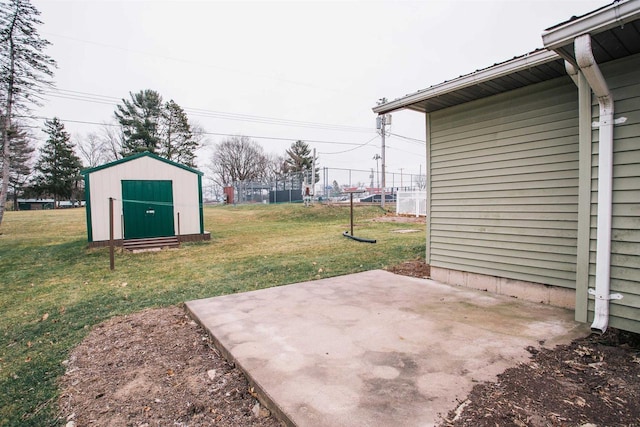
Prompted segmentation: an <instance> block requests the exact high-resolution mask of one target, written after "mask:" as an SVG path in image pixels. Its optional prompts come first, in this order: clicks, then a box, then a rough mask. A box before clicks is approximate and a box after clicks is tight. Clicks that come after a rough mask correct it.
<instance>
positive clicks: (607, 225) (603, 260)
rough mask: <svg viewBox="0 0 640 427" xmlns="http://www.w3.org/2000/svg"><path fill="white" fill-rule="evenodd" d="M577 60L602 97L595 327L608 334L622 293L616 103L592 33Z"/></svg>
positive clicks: (579, 42) (581, 41) (580, 43)
mask: <svg viewBox="0 0 640 427" xmlns="http://www.w3.org/2000/svg"><path fill="white" fill-rule="evenodd" d="M574 49H575V55H576V62H577V64H578V67H579V68H580V70H581V71H582V74H583V75H584V76H585V78H586V80H587V82H588V83H589V86H591V90H593V93H594V94H595V95H596V97H597V98H598V105H599V106H600V121H599V122H598V123H594V126H597V127H598V141H599V142H598V146H599V148H598V223H597V242H596V288H595V291H594V290H593V289H589V294H591V295H594V296H595V314H594V319H593V323H592V324H591V330H592V331H594V332H599V333H604V332H605V331H606V330H607V326H608V325H609V300H611V299H620V298H622V296H621V295H619V294H615V295H611V294H610V289H611V286H610V285H611V282H610V281H611V215H612V212H611V201H612V193H613V124H614V122H613V108H614V102H613V97H612V95H611V92H610V91H609V88H608V86H607V82H606V81H605V79H604V76H603V75H602V72H601V71H600V68H599V67H598V64H597V63H596V60H595V58H594V57H593V51H592V50H591V36H590V35H589V34H588V33H587V34H583V35H581V36H578V37H576V39H575V41H574Z"/></svg>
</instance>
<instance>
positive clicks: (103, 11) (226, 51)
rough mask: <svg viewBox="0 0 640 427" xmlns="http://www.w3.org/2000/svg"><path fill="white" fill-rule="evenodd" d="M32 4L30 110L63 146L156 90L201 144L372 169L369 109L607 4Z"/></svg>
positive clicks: (411, 146) (414, 130)
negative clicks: (39, 100)
mask: <svg viewBox="0 0 640 427" xmlns="http://www.w3.org/2000/svg"><path fill="white" fill-rule="evenodd" d="M32 2H33V4H34V5H35V6H36V7H37V8H38V9H39V10H40V11H41V12H42V15H41V19H42V20H43V21H44V25H43V26H42V27H40V34H41V35H42V36H43V37H44V38H46V39H48V40H49V41H50V42H52V46H51V47H50V48H49V49H48V51H47V53H48V54H49V55H50V56H52V57H53V58H54V59H55V60H56V61H57V62H58V69H57V70H56V73H55V83H56V87H57V89H58V90H59V91H60V92H59V93H58V94H56V95H54V96H48V97H47V101H46V104H45V105H44V107H43V108H39V109H37V110H36V113H37V114H38V115H41V116H44V117H49V118H50V117H53V116H58V117H59V118H61V119H62V120H65V121H66V122H65V125H66V127H67V129H68V130H69V131H70V132H71V133H72V135H73V137H74V139H76V140H77V139H78V138H82V137H84V136H85V135H86V134H88V133H90V132H98V131H99V128H100V126H99V125H95V124H81V123H73V122H72V121H76V122H89V123H102V122H109V121H111V120H112V118H113V111H114V109H115V104H116V103H118V102H119V100H120V99H122V98H128V96H129V95H128V94H129V92H130V91H131V92H137V91H140V90H142V89H154V90H156V91H158V92H159V93H160V94H161V95H162V96H163V97H164V99H165V100H169V99H173V100H174V101H176V102H177V103H178V104H179V105H180V106H182V107H183V108H185V109H186V110H187V112H188V114H189V118H190V120H192V121H195V122H198V123H199V124H200V125H201V126H202V127H203V128H204V129H205V130H206V131H207V132H210V133H212V134H210V135H208V137H207V139H208V142H209V145H213V144H215V143H218V142H220V141H221V140H222V139H223V138H224V136H220V135H214V133H218V134H242V135H249V136H253V137H255V138H254V139H255V140H256V141H258V142H259V143H260V144H261V145H262V146H263V147H264V148H265V150H266V151H267V152H275V153H280V154H284V150H285V149H286V148H287V147H288V146H290V145H291V142H292V141H290V140H284V141H282V140H277V139H266V137H270V138H285V139H291V140H295V139H302V140H305V141H309V144H310V145H311V146H312V147H314V148H316V149H317V151H318V153H319V162H320V166H323V167H324V166H326V167H330V168H353V169H370V168H374V169H375V167H376V161H375V160H373V156H374V155H375V154H376V153H380V137H379V136H377V134H376V131H375V115H374V114H373V112H372V111H371V107H372V106H374V105H375V103H376V101H377V100H378V99H379V98H382V97H387V98H388V99H389V100H392V99H395V98H399V97H401V96H404V95H405V94H408V93H412V92H415V91H417V90H419V89H423V88H426V87H428V86H431V85H434V84H438V83H441V82H442V81H444V80H450V79H452V78H455V77H457V76H459V75H461V74H467V73H469V72H472V71H474V70H476V69H480V68H485V67H487V66H490V65H492V64H494V63H496V62H502V61H504V60H507V59H510V58H512V57H514V56H517V55H521V54H524V53H527V52H529V51H532V50H534V49H536V48H540V47H542V41H541V37H540V35H541V33H542V31H543V30H544V29H545V28H547V27H550V26H552V25H555V24H557V23H559V22H562V21H564V20H566V19H569V18H570V17H571V16H572V15H581V14H584V13H586V12H589V11H591V10H594V9H596V8H598V7H601V6H603V5H605V4H607V3H609V2H607V1H569V0H564V1H563V0H555V1H488V0H487V1H375V2H374V1H331V2H330V1H290V2H272V1H258V2H248V1H232V2H222V1H200V2H188V1H163V2H159V1H93V0H81V1H52V0H32ZM87 94H91V95H87ZM94 95H99V96H98V97H95V96H94ZM83 99H85V100H83ZM87 99H88V100H87ZM195 109H199V110H205V111H204V112H201V113H199V114H198V115H196V114H195V112H194V110H195ZM203 113H204V114H203ZM247 116H249V117H247ZM272 119H277V120H272ZM274 122H278V123H274ZM299 122H308V123H312V124H308V125H307V126H297V125H299V124H300V123H299ZM336 129H337V130H336ZM391 132H393V133H395V134H398V135H403V136H406V137H410V138H416V139H420V140H424V125H423V116H422V115H420V114H418V113H414V112H410V111H404V112H398V113H396V114H394V117H393V125H392V128H391ZM39 136H40V137H41V138H44V135H42V134H40V135H39ZM316 141H318V142H316ZM320 141H324V142H320ZM367 141H370V143H369V144H368V145H365V146H363V147H360V148H358V147H357V146H356V145H346V144H344V143H349V144H364V143H366V142H367ZM327 142H337V143H340V144H337V143H327ZM387 146H388V149H387V171H388V172H390V173H391V172H395V173H399V172H400V168H403V171H404V173H405V174H407V173H418V171H419V170H420V169H422V170H424V165H425V158H424V157H425V156H424V144H420V143H417V142H415V141H409V140H406V139H402V138H398V137H395V136H392V137H391V138H388V139H387ZM354 148H355V149H354ZM349 149H352V150H351V151H348V152H346V153H341V154H331V153H337V152H341V151H345V150H349ZM208 157H209V151H207V150H203V151H202V152H201V153H200V156H199V159H198V164H199V166H200V168H201V169H202V170H203V171H205V172H206V170H207V168H206V165H207V164H208V162H209V159H208ZM364 179H366V178H364V177H362V178H360V177H358V178H356V177H353V178H352V180H353V181H354V182H355V181H357V180H364ZM395 179H396V180H398V178H397V177H396V178H395ZM345 180H346V178H341V182H340V183H341V184H342V183H345V182H344V181H345ZM339 181H340V179H339ZM387 182H388V184H387V185H392V178H391V177H390V176H388V178H387ZM395 185H396V186H397V185H399V183H398V182H395Z"/></svg>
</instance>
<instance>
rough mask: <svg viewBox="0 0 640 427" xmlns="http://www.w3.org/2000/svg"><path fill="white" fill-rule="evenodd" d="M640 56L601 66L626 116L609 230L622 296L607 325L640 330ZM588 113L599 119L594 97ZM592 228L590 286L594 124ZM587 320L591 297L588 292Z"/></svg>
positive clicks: (618, 113)
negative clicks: (590, 112)
mask: <svg viewBox="0 0 640 427" xmlns="http://www.w3.org/2000/svg"><path fill="white" fill-rule="evenodd" d="M638 69H640V55H635V56H632V57H629V58H625V59H622V60H618V61H614V62H611V63H607V64H603V65H601V70H602V72H603V75H604V77H605V79H606V81H607V84H608V85H609V88H610V89H611V91H612V93H613V99H614V101H615V109H614V117H615V118H616V119H618V118H620V117H626V119H627V121H626V122H625V123H622V124H618V125H616V126H615V128H614V132H613V135H614V142H613V151H614V154H613V205H612V215H613V216H612V230H611V236H612V237H611V281H610V284H611V292H612V293H619V294H621V295H622V296H623V298H622V299H621V300H611V303H610V319H609V325H610V326H612V327H616V328H620V329H625V330H629V331H633V332H637V333H640V76H639V75H638ZM592 116H593V119H594V121H597V120H598V116H599V108H598V104H597V100H596V99H593V101H592ZM591 134H592V140H593V144H592V157H591V164H592V168H591V206H590V212H591V230H590V244H589V261H590V263H589V287H590V288H594V287H595V273H596V265H595V261H596V224H597V212H598V129H597V128H594V129H593V131H592V133H591ZM588 308H589V313H588V318H589V321H591V320H592V319H593V309H594V300H593V297H591V296H590V297H589V304H588Z"/></svg>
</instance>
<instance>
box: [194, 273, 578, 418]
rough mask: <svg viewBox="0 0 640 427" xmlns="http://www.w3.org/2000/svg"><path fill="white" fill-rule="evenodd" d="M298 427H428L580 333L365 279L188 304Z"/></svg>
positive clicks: (554, 321) (435, 292) (529, 314)
mask: <svg viewBox="0 0 640 427" xmlns="http://www.w3.org/2000/svg"><path fill="white" fill-rule="evenodd" d="M187 308H188V310H189V311H190V312H191V314H192V316H193V317H194V318H195V319H196V320H197V321H199V322H200V323H201V324H202V325H203V326H204V327H205V328H206V329H207V330H208V332H209V333H210V334H211V335H212V337H213V339H214V342H215V343H216V345H217V346H218V347H219V349H220V350H221V351H222V352H223V354H225V356H226V357H228V358H230V359H231V360H233V361H234V362H235V363H236V364H237V365H238V366H239V367H240V368H241V369H242V370H243V371H244V372H245V373H246V374H247V376H248V377H249V380H250V382H251V383H252V384H254V386H255V388H256V390H257V391H258V393H259V395H260V398H261V400H262V401H263V403H266V404H267V406H269V407H270V409H272V410H273V411H274V412H275V414H276V415H277V416H279V417H284V420H285V422H286V423H287V424H290V425H298V426H389V425H402V426H430V425H434V424H437V423H438V422H439V420H440V418H439V417H440V416H442V415H446V414H447V412H448V411H449V410H451V409H455V408H456V406H457V405H458V403H459V402H458V401H461V400H464V398H465V396H466V395H467V394H468V393H469V391H471V388H472V387H473V385H474V384H475V383H477V382H482V381H491V380H494V379H495V377H496V375H497V374H499V373H500V372H503V371H504V370H505V369H507V368H509V367H512V366H515V365H516V364H517V363H519V362H522V361H525V360H527V359H528V357H529V352H528V351H527V349H526V348H527V347H529V346H531V347H534V348H540V347H541V346H544V347H553V346H555V345H556V344H560V343H568V342H570V341H571V340H573V339H575V338H577V337H581V336H586V335H588V333H589V329H588V326H587V325H582V324H579V323H576V322H574V321H573V313H572V312H571V311H569V310H564V309H560V308H556V307H551V306H548V305H541V304H534V303H529V302H526V301H522V300H517V299H514V298H509V297H504V296H500V295H493V294H489V293H487V292H482V291H476V290H472V289H467V288H459V287H453V286H448V285H443V284H440V283H437V282H434V281H432V280H426V279H416V278H412V277H406V276H398V275H395V274H392V273H389V272H386V271H382V270H375V271H367V272H364V273H358V274H352V275H348V276H341V277H333V278H329V279H322V280H316V281H312V282H305V283H298V284H294V285H288V286H281V287H277V288H270V289H264V290H259V291H254V292H247V293H242V294H235V295H227V296H222V297H216V298H208V299H202V300H197V301H190V302H188V303H187Z"/></svg>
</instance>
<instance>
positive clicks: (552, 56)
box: [372, 50, 560, 114]
mask: <svg viewBox="0 0 640 427" xmlns="http://www.w3.org/2000/svg"><path fill="white" fill-rule="evenodd" d="M558 58H560V57H559V56H558V54H557V53H555V52H553V51H548V50H539V51H536V52H532V53H529V54H527V55H525V56H521V57H518V58H515V59H512V60H511V61H507V62H503V63H501V64H497V65H494V66H493V67H489V68H485V69H483V70H480V71H476V72H475V73H471V74H467V75H465V76H461V77H458V78H456V79H453V80H449V81H446V82H443V83H440V84H437V85H435V86H432V87H430V88H428V89H425V90H423V91H421V92H416V93H414V94H411V95H407V96H405V97H404V98H399V99H396V100H394V101H391V102H387V103H386V104H382V105H376V106H375V107H373V108H372V110H373V112H374V113H376V114H385V113H390V112H392V111H397V110H402V109H404V108H407V107H408V106H410V105H411V104H415V103H418V102H421V101H425V100H427V99H430V98H435V97H437V96H441V95H445V94H447V93H450V92H454V91H456V90H460V89H464V88H466V87H470V86H473V85H476V84H479V83H483V82H487V81H491V80H493V79H496V78H499V77H503V76H506V75H509V74H513V73H516V72H518V71H523V70H526V69H529V68H533V67H536V66H538V65H542V64H546V63H548V62H552V61H555V60H556V59H558Z"/></svg>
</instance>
